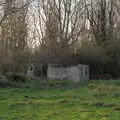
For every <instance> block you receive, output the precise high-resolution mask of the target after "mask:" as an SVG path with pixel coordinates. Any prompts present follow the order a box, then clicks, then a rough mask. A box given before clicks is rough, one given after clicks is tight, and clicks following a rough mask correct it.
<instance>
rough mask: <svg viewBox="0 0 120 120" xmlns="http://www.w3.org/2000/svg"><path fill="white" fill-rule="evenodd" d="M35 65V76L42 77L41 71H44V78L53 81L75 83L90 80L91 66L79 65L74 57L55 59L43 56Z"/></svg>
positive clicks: (36, 60) (35, 60)
mask: <svg viewBox="0 0 120 120" xmlns="http://www.w3.org/2000/svg"><path fill="white" fill-rule="evenodd" d="M37 56H38V55H37ZM33 63H35V69H34V71H35V72H34V73H35V74H34V75H35V76H36V75H37V76H38V75H41V74H40V71H41V70H44V71H43V73H45V74H44V77H47V78H48V79H52V80H71V81H74V82H79V81H88V80H89V66H88V65H83V64H79V62H78V61H77V60H76V59H75V57H74V56H73V55H65V56H58V57H54V56H48V55H47V54H42V55H41V56H40V57H39V59H38V58H37V59H34V62H33ZM39 66H40V67H39ZM44 68H45V69H44ZM39 69H41V70H39ZM36 71H37V74H36ZM42 75H43V74H42ZM45 75H46V76H45Z"/></svg>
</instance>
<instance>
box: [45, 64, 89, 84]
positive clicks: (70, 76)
mask: <svg viewBox="0 0 120 120" xmlns="http://www.w3.org/2000/svg"><path fill="white" fill-rule="evenodd" d="M47 76H48V78H49V79H58V80H70V81H73V82H80V81H88V80H89V66H88V65H83V64H79V65H70V66H64V65H62V64H49V65H48V70H47Z"/></svg>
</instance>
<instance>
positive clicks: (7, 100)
mask: <svg viewBox="0 0 120 120" xmlns="http://www.w3.org/2000/svg"><path fill="white" fill-rule="evenodd" d="M0 120H120V82H119V81H104V82H100V83H99V82H91V83H90V84H89V85H88V86H85V87H79V88H75V89H62V90H60V89H51V90H50V89H48V90H30V89H15V88H0Z"/></svg>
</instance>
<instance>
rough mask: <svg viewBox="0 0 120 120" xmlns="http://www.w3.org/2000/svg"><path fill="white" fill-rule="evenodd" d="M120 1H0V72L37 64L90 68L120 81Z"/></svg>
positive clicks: (96, 74)
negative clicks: (74, 65) (72, 65)
mask: <svg viewBox="0 0 120 120" xmlns="http://www.w3.org/2000/svg"><path fill="white" fill-rule="evenodd" d="M119 6H120V1H119V0H21V1H18V0H0V70H1V72H2V73H7V72H24V73H26V71H27V69H28V67H29V65H30V64H31V63H42V64H48V63H62V64H78V63H79V64H80V63H83V64H89V65H90V71H91V79H92V78H104V77H107V78H119V77H120V72H119V71H120V62H119V61H120V47H119V46H120V35H119V31H120V9H119Z"/></svg>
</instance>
